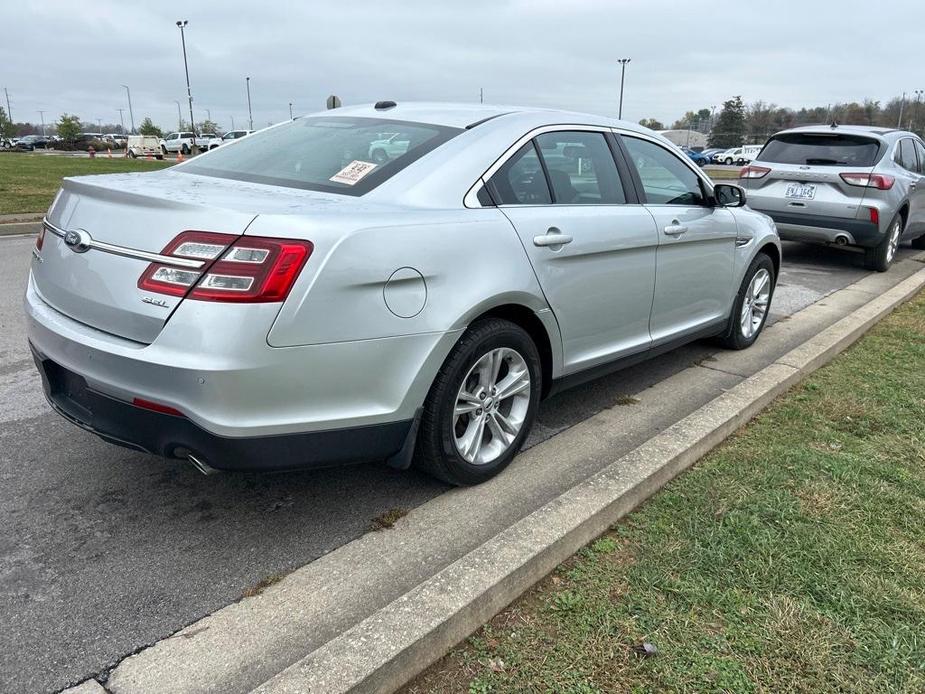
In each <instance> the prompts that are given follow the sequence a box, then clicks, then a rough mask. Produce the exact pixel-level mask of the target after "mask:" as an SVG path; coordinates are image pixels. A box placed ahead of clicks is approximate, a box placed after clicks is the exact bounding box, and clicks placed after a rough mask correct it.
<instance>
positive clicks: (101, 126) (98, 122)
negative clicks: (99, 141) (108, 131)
mask: <svg viewBox="0 0 925 694" xmlns="http://www.w3.org/2000/svg"><path fill="white" fill-rule="evenodd" d="M96 126H97V127H98V128H99V129H100V135H102V134H103V119H102V118H97V119H96Z"/></svg>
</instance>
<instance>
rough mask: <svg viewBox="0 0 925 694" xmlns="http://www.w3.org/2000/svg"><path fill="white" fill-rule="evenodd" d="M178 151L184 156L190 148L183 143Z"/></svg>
mask: <svg viewBox="0 0 925 694" xmlns="http://www.w3.org/2000/svg"><path fill="white" fill-rule="evenodd" d="M180 151H181V152H182V153H183V156H184V157H185V156H187V155H188V154H189V153H190V149H189V147H187V146H186V145H183V146H182V147H180Z"/></svg>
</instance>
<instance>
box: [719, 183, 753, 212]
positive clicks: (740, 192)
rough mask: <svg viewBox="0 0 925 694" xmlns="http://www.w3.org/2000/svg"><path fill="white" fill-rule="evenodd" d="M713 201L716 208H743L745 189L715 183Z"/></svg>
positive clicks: (728, 184)
mask: <svg viewBox="0 0 925 694" xmlns="http://www.w3.org/2000/svg"><path fill="white" fill-rule="evenodd" d="M713 200H714V201H715V202H716V206H717V207H744V206H745V189H744V188H742V187H740V186H734V185H732V184H730V183H717V184H716V185H715V186H713Z"/></svg>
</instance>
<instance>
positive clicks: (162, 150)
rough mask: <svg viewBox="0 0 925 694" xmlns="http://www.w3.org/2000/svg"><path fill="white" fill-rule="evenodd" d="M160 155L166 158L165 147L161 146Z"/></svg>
mask: <svg viewBox="0 0 925 694" xmlns="http://www.w3.org/2000/svg"><path fill="white" fill-rule="evenodd" d="M161 154H162V155H164V156H167V146H166V145H161Z"/></svg>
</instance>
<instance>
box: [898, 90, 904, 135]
mask: <svg viewBox="0 0 925 694" xmlns="http://www.w3.org/2000/svg"><path fill="white" fill-rule="evenodd" d="M905 110H906V92H903V98H902V101H900V102H899V118H897V119H896V127H897V128H901V127H903V111H905Z"/></svg>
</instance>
